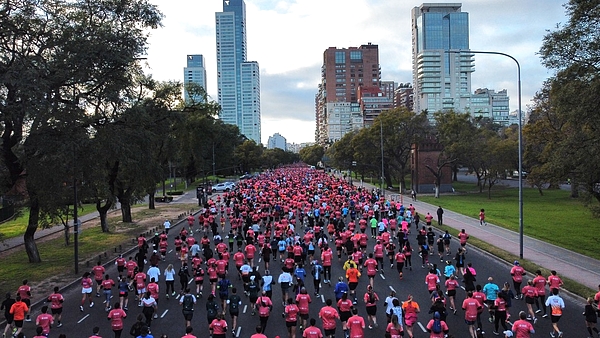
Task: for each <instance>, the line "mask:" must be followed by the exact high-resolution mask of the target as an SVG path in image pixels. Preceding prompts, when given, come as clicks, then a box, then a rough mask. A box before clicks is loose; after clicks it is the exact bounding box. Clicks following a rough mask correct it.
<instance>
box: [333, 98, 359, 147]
mask: <svg viewBox="0 0 600 338" xmlns="http://www.w3.org/2000/svg"><path fill="white" fill-rule="evenodd" d="M326 108H327V109H326V111H327V116H326V121H327V123H326V127H325V128H326V135H327V143H329V144H331V143H334V142H337V141H339V140H340V139H341V138H342V137H344V135H346V134H347V133H349V132H351V131H355V130H359V129H360V128H362V127H363V125H364V124H363V114H362V113H361V110H360V105H359V104H358V103H350V102H330V103H327V105H326Z"/></svg>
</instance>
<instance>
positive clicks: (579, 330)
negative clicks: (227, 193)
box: [24, 195, 587, 338]
mask: <svg viewBox="0 0 600 338" xmlns="http://www.w3.org/2000/svg"><path fill="white" fill-rule="evenodd" d="M213 197H214V195H213ZM180 228H181V223H180V224H179V225H177V226H175V227H174V228H173V229H172V230H171V233H170V236H169V250H171V249H173V248H174V246H173V239H174V237H175V234H176V233H178V232H179V230H180ZM195 228H198V226H197V224H196V226H195ZM227 230H228V229H227ZM413 230H414V228H413ZM414 233H415V232H414V231H413V235H411V242H412V243H413V244H414V243H416V240H415V235H414ZM195 237H196V238H197V239H198V240H199V239H200V237H201V233H196V234H195ZM374 241H375V240H374V239H371V238H369V246H368V247H369V250H371V249H372V247H373V245H374V244H375V243H374ZM332 247H333V245H332ZM467 247H468V248H469V246H468V245H467ZM457 248H458V242H457V241H456V240H455V239H453V241H452V252H455V251H456V249H457ZM317 252H318V249H317ZM334 253H335V250H334ZM437 257H438V256H437V255H435V256H433V257H432V263H440V260H439V258H437ZM448 258H449V257H447V256H444V259H448ZM344 259H345V257H342V261H341V262H336V261H335V260H334V265H333V267H332V270H333V271H332V275H333V278H332V285H331V286H329V285H323V288H322V289H321V294H322V295H323V296H321V297H315V296H314V295H313V286H312V282H311V281H312V280H311V276H310V274H309V275H308V277H307V278H308V281H309V282H308V283H307V284H306V285H307V289H308V291H309V294H310V295H311V297H313V299H312V304H311V307H310V317H312V318H317V325H318V326H321V321H320V320H319V319H318V315H317V314H318V311H319V310H320V309H321V307H323V306H324V305H325V299H327V298H331V299H333V300H335V297H334V294H333V288H334V286H335V281H336V280H337V277H339V276H343V275H344V273H343V269H342V264H343V261H344ZM255 262H258V258H255ZM385 262H386V264H384V266H385V271H384V273H381V274H378V275H376V278H375V292H376V293H377V294H378V296H379V298H380V301H379V303H378V305H379V306H378V311H377V321H378V323H379V327H376V328H374V329H373V330H369V329H365V331H366V334H365V337H377V336H380V337H381V336H383V334H384V332H385V326H386V325H385V323H386V316H385V308H384V307H383V301H384V299H385V298H386V297H387V296H388V295H389V293H390V291H391V290H395V291H396V292H397V296H398V298H399V299H400V300H401V301H403V300H405V299H406V297H407V295H408V294H412V295H413V296H414V299H415V301H417V302H418V303H419V304H420V307H421V313H420V314H419V318H418V324H417V325H415V327H414V328H415V331H414V332H415V337H429V334H428V333H426V332H425V329H424V327H425V326H426V325H427V323H428V321H429V319H431V314H428V313H427V312H428V309H429V307H430V305H431V301H430V300H429V293H428V291H427V287H426V285H425V275H426V270H427V269H423V268H421V264H420V259H419V256H418V254H417V253H416V252H415V254H414V255H413V270H412V271H410V270H405V273H404V279H403V280H400V279H399V277H398V274H397V272H396V268H395V267H394V268H393V269H391V268H390V264H389V262H388V259H387V257H386V258H385ZM467 262H472V263H473V266H474V267H475V269H476V270H477V279H478V280H477V283H479V284H481V285H482V286H483V285H484V284H485V283H486V282H487V277H488V276H493V277H494V281H495V282H496V283H498V284H499V285H500V284H501V283H503V282H505V281H506V282H510V281H511V278H510V274H509V270H510V266H509V265H507V264H506V263H505V262H502V261H499V260H497V259H495V258H494V257H492V256H490V255H488V254H484V253H481V252H479V251H478V250H476V249H474V248H469V251H468V254H467ZM169 263H172V264H173V265H174V266H175V268H176V269H178V268H179V266H180V264H179V260H178V259H177V258H176V256H175V252H174V250H173V251H172V252H171V251H170V253H169V254H168V255H167V260H166V261H164V262H161V263H160V265H159V267H160V270H161V273H162V272H163V271H164V269H165V267H166V266H167V265H168V264H169ZM258 264H260V266H261V269H260V270H261V273H262V272H264V265H263V262H260V263H258ZM281 265H282V263H281V262H273V261H272V262H271V267H270V270H271V272H272V274H273V275H274V278H275V279H277V277H278V275H279V272H280V267H281ZM443 266H444V264H440V270H442V271H443ZM146 269H147V267H146ZM233 269H234V265H233V264H231V266H230V274H229V279H230V280H231V281H232V283H233V284H234V286H235V287H237V289H238V290H243V286H242V283H241V281H239V280H238V278H237V274H236V273H235V272H234V271H233ZM307 271H308V269H307ZM107 273H108V274H110V276H111V277H112V278H114V279H115V280H116V277H117V271H116V267H115V266H114V265H112V264H111V266H110V267H108V268H107ZM365 275H366V273H365ZM161 277H162V276H161ZM527 277H529V278H532V277H533V276H531V275H528V276H526V277H525V279H527ZM442 283H443V278H442ZM367 284H368V281H367V278H366V276H363V277H361V280H360V282H359V285H358V288H357V291H358V295H359V297H358V298H359V300H358V304H357V306H358V310H359V315H362V316H364V317H365V321H366V310H365V306H364V303H363V302H362V296H363V295H364V293H365V291H366V285H367ZM159 285H160V288H161V291H162V292H161V295H160V301H159V306H158V308H159V310H158V315H159V318H158V319H155V320H154V321H153V322H152V326H151V331H152V334H153V335H154V337H160V336H161V335H162V334H167V335H168V336H169V337H181V336H183V335H184V334H185V322H184V318H183V315H182V312H181V307H180V306H179V302H178V300H177V299H174V298H173V297H172V298H170V299H166V298H165V297H164V290H165V283H164V279H163V280H161V281H160V283H159ZM511 285H512V283H511ZM190 286H191V287H193V286H194V284H193V283H192V284H190ZM175 287H176V290H178V289H179V282H178V280H177V277H176V282H175ZM80 290H81V288H80V287H79V285H78V284H77V286H76V287H73V288H70V289H69V290H68V291H65V293H64V296H65V303H64V312H63V323H64V325H63V326H62V327H60V328H56V327H54V328H52V329H51V332H50V337H56V336H58V334H60V333H64V334H66V336H67V337H69V338H70V337H89V336H91V335H92V328H93V327H94V326H99V327H100V328H101V330H100V335H101V336H102V337H105V338H106V337H113V332H112V330H111V328H110V322H109V321H108V320H107V318H106V315H107V313H106V312H105V311H104V306H103V304H102V298H94V301H95V306H94V307H93V308H89V307H88V304H87V303H86V305H85V307H84V312H80V310H79V305H80V300H81V291H80ZM204 290H205V291H204V297H203V298H201V299H199V301H198V303H197V304H196V306H195V312H194V319H193V325H192V326H193V328H194V333H195V335H196V336H198V337H207V336H208V325H207V319H206V309H205V303H206V295H207V293H208V292H207V290H209V284H208V279H207V278H205V284H204ZM273 290H274V291H273V304H274V308H273V311H272V312H271V317H270V319H269V323H268V326H267V329H266V332H265V334H266V335H267V336H268V337H276V336H280V337H282V338H283V337H287V331H286V327H285V324H284V319H283V318H282V316H281V313H282V312H283V306H282V301H281V300H282V294H281V290H280V288H279V286H278V285H275V286H274V287H273ZM34 291H35V290H34ZM113 294H115V295H117V294H118V291H117V290H116V289H113ZM241 295H242V300H243V305H242V306H241V308H240V317H239V319H238V325H239V327H240V329H239V331H238V332H237V336H238V337H249V336H250V335H251V334H253V333H254V328H255V327H256V325H258V324H259V318H258V315H257V316H252V315H251V314H250V312H251V311H250V307H249V301H248V298H247V297H246V296H244V295H243V294H241ZM464 295H465V292H464V291H462V290H459V292H458V293H457V297H456V298H457V300H456V303H457V305H458V304H462V300H463V299H464ZM563 298H564V299H565V302H566V310H565V313H564V315H563V318H562V319H561V321H560V323H559V324H560V327H561V329H562V331H563V332H565V335H564V337H585V336H586V333H587V332H586V331H585V323H584V318H583V316H582V315H581V313H582V311H583V305H582V303H581V300H579V299H573V298H571V297H569V296H568V295H566V294H564V295H563ZM129 299H130V306H129V311H128V315H127V318H126V319H125V328H124V331H123V337H128V336H129V333H128V332H129V328H130V327H131V326H132V324H133V323H134V322H135V318H136V317H137V315H138V314H140V313H141V308H139V307H137V306H136V302H135V301H134V299H133V295H132V293H130V295H129ZM114 301H116V297H115V298H113V302H114ZM448 306H449V305H448ZM521 310H525V304H524V301H522V300H513V307H512V308H511V309H510V313H511V315H512V318H516V317H517V316H518V312H519V311H521ZM38 314H39V307H35V308H34V310H33V312H32V318H33V319H34V321H33V322H31V323H25V329H24V331H25V334H26V336H27V337H33V336H34V335H35V325H34V322H35V317H36V316H37V315H38ZM487 317H488V316H487V315H486V314H485V313H484V315H483V320H484V323H483V326H484V331H485V332H486V334H485V336H488V337H489V336H493V335H492V331H493V324H491V323H489V322H488V321H487ZM226 319H227V321H228V324H229V325H231V321H230V317H229V315H227V316H226ZM447 324H448V326H449V328H450V333H451V334H453V335H454V336H455V337H457V338H458V337H461V338H462V337H469V334H468V331H467V327H466V324H465V323H464V313H463V311H462V310H459V311H458V312H457V313H456V315H453V314H452V313H451V312H449V315H448V319H447ZM535 329H536V331H537V333H538V334H536V336H548V335H549V332H550V331H551V324H550V320H549V318H540V320H539V321H538V322H537V324H536V325H535ZM231 336H233V335H232V334H231V332H229V333H228V337H231ZM296 336H297V337H301V336H302V335H301V331H300V330H298V333H297V335H296ZM336 337H343V333H342V329H341V323H338V327H337V334H336Z"/></svg>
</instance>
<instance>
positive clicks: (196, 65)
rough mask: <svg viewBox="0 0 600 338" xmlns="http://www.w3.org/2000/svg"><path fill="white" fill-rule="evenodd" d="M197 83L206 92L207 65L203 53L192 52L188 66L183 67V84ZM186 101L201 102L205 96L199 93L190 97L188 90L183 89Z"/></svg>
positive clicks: (188, 59)
mask: <svg viewBox="0 0 600 338" xmlns="http://www.w3.org/2000/svg"><path fill="white" fill-rule="evenodd" d="M188 83H195V84H197V85H199V86H201V87H202V88H204V91H205V92H206V91H207V89H206V67H205V66H204V56H203V55H202V54H192V55H188V56H187V66H186V67H184V68H183V84H184V85H187V84H188ZM183 98H184V100H185V102H190V101H192V100H193V101H194V102H195V103H200V102H203V101H204V98H203V97H201V96H199V95H193V96H192V97H190V95H189V94H188V92H187V91H185V90H184V91H183Z"/></svg>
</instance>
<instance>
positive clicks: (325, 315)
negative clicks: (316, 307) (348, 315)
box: [319, 306, 340, 330]
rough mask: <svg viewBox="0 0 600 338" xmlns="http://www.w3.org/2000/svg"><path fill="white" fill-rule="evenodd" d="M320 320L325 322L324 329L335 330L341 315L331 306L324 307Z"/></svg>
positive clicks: (320, 313) (320, 312)
mask: <svg viewBox="0 0 600 338" xmlns="http://www.w3.org/2000/svg"><path fill="white" fill-rule="evenodd" d="M319 318H321V320H322V321H323V329H325V330H333V329H334V328H335V327H336V325H337V324H336V319H339V318H340V314H339V313H338V312H337V310H336V309H334V308H333V307H331V306H325V307H322V308H321V310H320V311H319Z"/></svg>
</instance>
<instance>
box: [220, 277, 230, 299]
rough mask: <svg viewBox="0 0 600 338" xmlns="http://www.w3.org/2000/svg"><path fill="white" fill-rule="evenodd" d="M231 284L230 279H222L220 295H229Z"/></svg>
mask: <svg viewBox="0 0 600 338" xmlns="http://www.w3.org/2000/svg"><path fill="white" fill-rule="evenodd" d="M229 285H231V283H230V282H229V279H221V280H220V281H219V283H218V287H219V294H220V295H225V296H226V295H228V294H229Z"/></svg>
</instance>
